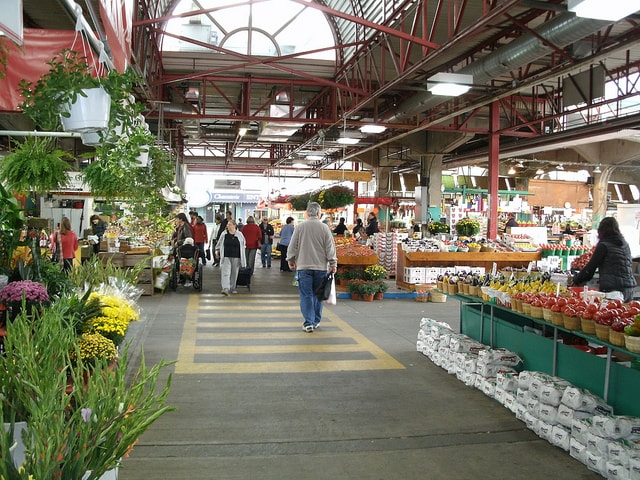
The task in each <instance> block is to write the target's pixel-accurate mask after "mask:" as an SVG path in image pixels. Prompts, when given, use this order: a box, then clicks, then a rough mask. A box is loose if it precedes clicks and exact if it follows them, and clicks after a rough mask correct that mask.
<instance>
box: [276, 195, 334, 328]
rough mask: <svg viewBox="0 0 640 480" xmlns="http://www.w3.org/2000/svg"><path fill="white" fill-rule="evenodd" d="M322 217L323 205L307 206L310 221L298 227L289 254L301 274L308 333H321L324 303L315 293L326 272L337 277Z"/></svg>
mask: <svg viewBox="0 0 640 480" xmlns="http://www.w3.org/2000/svg"><path fill="white" fill-rule="evenodd" d="M320 214H321V209H320V204H318V203H316V202H310V203H309V204H308V205H307V217H308V218H307V220H305V221H304V222H302V223H301V224H300V225H298V226H297V227H296V229H295V231H294V232H293V236H292V237H291V242H290V243H289V248H288V250H287V261H288V262H289V267H290V268H292V269H295V270H297V271H298V290H299V292H300V311H301V312H302V316H303V317H304V323H303V325H302V329H303V330H304V331H305V332H307V333H311V332H313V331H314V330H316V329H318V328H319V324H320V320H321V319H322V302H321V301H319V300H318V298H317V297H316V295H315V291H316V289H317V288H318V287H319V286H320V284H321V283H322V281H323V280H324V279H325V278H326V277H327V272H330V273H335V272H336V270H337V266H338V257H337V255H336V246H335V243H334V242H333V235H332V233H331V229H329V227H328V226H327V225H325V224H324V223H322V222H321V221H320Z"/></svg>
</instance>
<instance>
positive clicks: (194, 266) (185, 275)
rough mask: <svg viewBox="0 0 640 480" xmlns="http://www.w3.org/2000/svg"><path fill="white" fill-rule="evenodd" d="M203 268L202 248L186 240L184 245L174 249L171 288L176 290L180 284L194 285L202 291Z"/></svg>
mask: <svg viewBox="0 0 640 480" xmlns="http://www.w3.org/2000/svg"><path fill="white" fill-rule="evenodd" d="M187 240H189V239H187ZM202 268H203V265H202V261H201V260H200V250H199V249H197V248H196V247H195V246H194V245H192V244H191V243H187V242H186V241H185V243H184V244H183V245H181V246H179V247H177V248H176V249H175V250H174V254H173V265H172V267H171V274H170V277H169V288H171V290H173V291H175V290H176V288H178V285H184V286H185V287H189V286H193V288H194V289H195V290H197V291H198V292H200V291H201V290H202Z"/></svg>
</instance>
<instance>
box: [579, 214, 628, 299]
mask: <svg viewBox="0 0 640 480" xmlns="http://www.w3.org/2000/svg"><path fill="white" fill-rule="evenodd" d="M596 269H597V270H598V272H599V281H598V283H599V289H600V291H601V292H607V293H612V292H620V293H621V295H622V300H623V301H624V302H630V301H631V300H633V292H634V289H635V286H636V280H635V278H634V276H633V272H632V269H631V249H630V248H629V244H628V243H627V241H626V240H625V239H624V237H623V236H622V234H621V233H620V228H619V226H618V222H617V221H616V219H615V218H613V217H606V218H604V219H603V220H602V221H601V222H600V226H599V227H598V244H597V245H596V248H595V249H594V251H593V254H592V255H591V260H589V263H587V264H586V265H585V267H584V268H583V269H582V270H580V271H579V272H578V273H577V274H576V275H574V276H573V278H572V279H570V280H569V283H570V284H573V285H583V284H584V283H586V282H588V281H589V280H591V278H593V275H594V274H595V272H596Z"/></svg>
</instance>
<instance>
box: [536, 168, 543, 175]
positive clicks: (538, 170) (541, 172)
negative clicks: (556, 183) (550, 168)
mask: <svg viewBox="0 0 640 480" xmlns="http://www.w3.org/2000/svg"><path fill="white" fill-rule="evenodd" d="M536 175H544V169H543V168H538V169H537V170H536Z"/></svg>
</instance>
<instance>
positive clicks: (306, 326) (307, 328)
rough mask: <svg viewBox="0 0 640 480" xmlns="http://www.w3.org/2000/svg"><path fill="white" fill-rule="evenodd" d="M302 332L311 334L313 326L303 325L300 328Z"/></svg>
mask: <svg viewBox="0 0 640 480" xmlns="http://www.w3.org/2000/svg"><path fill="white" fill-rule="evenodd" d="M302 330H304V331H305V332H307V333H312V332H313V325H303V326H302Z"/></svg>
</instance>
